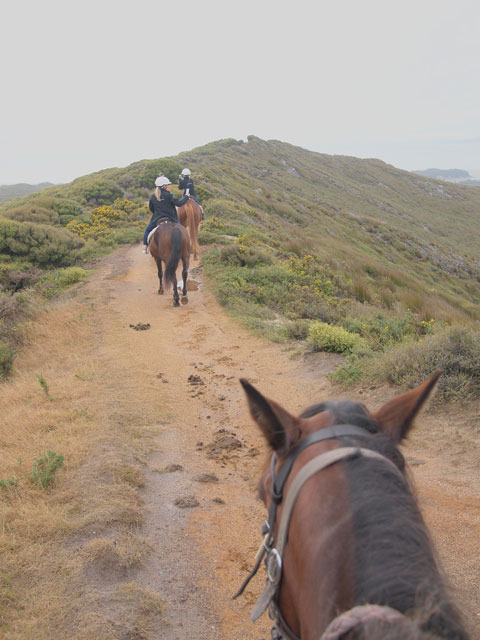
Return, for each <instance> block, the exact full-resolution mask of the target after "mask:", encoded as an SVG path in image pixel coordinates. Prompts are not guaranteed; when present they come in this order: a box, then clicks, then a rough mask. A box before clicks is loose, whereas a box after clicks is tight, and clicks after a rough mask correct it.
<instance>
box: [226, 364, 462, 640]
mask: <svg viewBox="0 0 480 640" xmlns="http://www.w3.org/2000/svg"><path fill="white" fill-rule="evenodd" d="M440 373H441V372H437V373H435V374H434V375H433V376H432V377H431V378H430V379H429V380H427V381H426V382H424V383H423V384H421V385H420V386H419V387H417V388H416V389H412V390H411V391H408V392H407V393H404V394H403V395H400V396H399V397H397V398H395V399H393V400H391V401H390V402H388V403H387V404H385V405H384V406H383V407H382V408H381V409H379V410H378V411H376V412H375V413H369V412H368V411H367V409H366V408H365V407H364V406H363V405H362V404H358V403H354V402H337V403H335V402H326V403H323V404H318V405H314V406H311V407H309V408H308V409H306V410H305V411H304V412H303V413H302V414H301V415H300V417H298V418H296V417H294V416H292V415H291V414H290V413H288V412H287V411H286V410H285V409H283V408H282V407H281V406H280V405H279V404H277V403H276V402H274V401H273V400H269V399H267V398H265V397H264V396H263V395H262V394H261V393H260V392H259V391H257V389H255V388H254V387H253V386H252V385H251V384H249V383H248V382H247V381H246V380H241V383H242V385H243V387H244V390H245V392H246V394H247V398H248V402H249V406H250V412H251V414H252V416H253V418H254V419H255V421H256V422H257V424H258V425H259V427H260V429H261V431H262V433H263V435H264V436H265V438H266V440H267V442H268V444H269V446H270V449H271V450H272V461H271V465H270V469H268V470H266V471H265V473H264V475H263V476H262V478H261V480H260V484H259V493H260V497H261V498H262V499H263V501H264V503H265V505H266V507H267V509H268V510H269V519H268V522H267V523H266V525H265V527H264V533H265V534H266V535H265V539H264V542H263V545H262V547H261V554H260V557H258V559H257V564H256V566H255V568H254V570H253V571H252V573H251V574H250V576H249V577H248V578H247V579H246V580H245V582H244V584H243V585H242V587H241V589H240V591H239V592H238V594H237V595H240V593H242V591H243V589H244V588H245V586H246V585H247V584H248V581H249V580H250V579H251V577H253V575H254V574H255V572H256V570H257V569H258V567H259V565H260V562H261V558H262V556H263V555H265V556H266V559H265V564H266V567H267V575H268V578H267V582H266V587H265V590H264V592H263V593H262V595H261V596H260V598H259V600H258V602H257V604H256V605H255V608H254V610H253V613H252V619H254V620H255V619H257V618H258V617H259V616H260V615H262V613H263V612H264V611H265V609H266V608H267V607H269V610H270V615H271V617H272V618H273V620H274V622H275V626H274V629H273V630H272V638H275V639H277V638H278V639H283V640H286V639H287V638H288V639H297V640H298V639H299V638H301V640H336V639H338V638H344V639H345V640H346V639H347V638H348V639H349V640H354V639H355V640H361V639H362V640H366V639H368V640H373V639H376V640H380V639H382V640H415V639H418V640H421V639H422V640H427V639H428V640H433V639H434V638H437V639H438V638H445V639H446V638H448V639H449V640H454V639H455V640H467V634H466V632H465V630H464V629H463V627H462V623H461V621H460V616H459V614H458V612H457V610H456V609H455V607H454V605H453V604H452V602H451V601H450V599H449V597H448V595H447V588H446V587H445V584H444V580H443V578H442V575H441V571H440V569H439V567H438V564H437V560H436V557H435V552H434V550H433V547H432V543H431V540H430V536H429V534H428V531H427V529H426V526H425V524H424V522H423V519H422V516H421V514H420V511H419V508H418V506H417V504H416V501H415V499H414V497H413V495H412V491H411V488H410V485H409V481H408V479H407V476H406V471H405V460H404V458H403V456H402V454H401V453H400V451H399V449H398V448H397V445H398V444H399V443H400V442H401V441H402V440H403V439H404V438H405V437H406V436H407V434H408V432H409V430H410V428H411V426H412V423H413V420H414V417H415V415H416V414H417V413H418V412H419V410H420V409H421V407H422V405H423V404H424V403H425V401H426V400H427V398H428V396H429V395H430V393H431V392H432V390H433V389H434V387H435V384H436V382H437V379H438V377H439V375H440Z"/></svg>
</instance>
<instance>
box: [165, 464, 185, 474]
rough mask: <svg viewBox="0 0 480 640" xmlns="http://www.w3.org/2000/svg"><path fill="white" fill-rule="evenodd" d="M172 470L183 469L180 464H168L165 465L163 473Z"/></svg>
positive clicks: (171, 471)
mask: <svg viewBox="0 0 480 640" xmlns="http://www.w3.org/2000/svg"><path fill="white" fill-rule="evenodd" d="M174 471H183V467H182V465H181V464H168V465H167V466H166V467H165V473H173V472H174Z"/></svg>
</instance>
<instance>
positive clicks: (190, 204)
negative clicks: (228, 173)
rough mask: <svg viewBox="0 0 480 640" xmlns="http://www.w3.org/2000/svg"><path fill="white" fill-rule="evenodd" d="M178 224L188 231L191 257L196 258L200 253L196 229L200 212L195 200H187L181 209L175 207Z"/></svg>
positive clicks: (199, 220) (200, 217)
mask: <svg viewBox="0 0 480 640" xmlns="http://www.w3.org/2000/svg"><path fill="white" fill-rule="evenodd" d="M177 213H178V219H179V220H180V224H182V225H183V226H184V227H186V228H187V229H188V234H189V236H190V243H191V245H192V251H193V257H194V258H196V257H197V254H198V253H199V251H200V246H199V244H198V240H197V238H198V228H199V226H200V222H201V221H202V210H201V208H200V205H199V204H198V203H197V202H195V200H192V199H190V200H188V201H187V202H186V203H185V204H184V205H183V206H182V207H177Z"/></svg>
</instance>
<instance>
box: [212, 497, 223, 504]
mask: <svg viewBox="0 0 480 640" xmlns="http://www.w3.org/2000/svg"><path fill="white" fill-rule="evenodd" d="M212 502H216V503H217V504H225V500H224V499H223V498H212Z"/></svg>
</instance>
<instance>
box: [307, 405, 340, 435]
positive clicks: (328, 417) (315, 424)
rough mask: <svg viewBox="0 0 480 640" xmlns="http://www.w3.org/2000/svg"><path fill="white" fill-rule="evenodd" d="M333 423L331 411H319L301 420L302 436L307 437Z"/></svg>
mask: <svg viewBox="0 0 480 640" xmlns="http://www.w3.org/2000/svg"><path fill="white" fill-rule="evenodd" d="M333 422H334V415H333V413H332V412H331V411H329V410H327V411H321V412H320V413H316V414H315V415H313V416H311V417H309V418H307V419H303V420H302V422H301V430H302V434H303V435H309V434H310V433H313V432H314V431H319V430H320V429H325V428H326V427H330V426H331V425H332V424H333Z"/></svg>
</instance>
